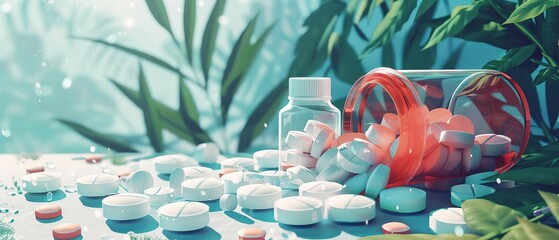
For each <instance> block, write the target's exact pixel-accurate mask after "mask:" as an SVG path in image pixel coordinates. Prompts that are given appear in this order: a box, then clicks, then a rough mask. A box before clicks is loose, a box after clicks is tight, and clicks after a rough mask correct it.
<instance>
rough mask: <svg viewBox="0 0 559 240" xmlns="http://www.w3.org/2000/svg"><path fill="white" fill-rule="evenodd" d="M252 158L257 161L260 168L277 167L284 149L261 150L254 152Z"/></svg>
mask: <svg viewBox="0 0 559 240" xmlns="http://www.w3.org/2000/svg"><path fill="white" fill-rule="evenodd" d="M252 158H254V160H256V161H257V162H258V165H259V166H260V168H278V163H279V161H280V159H285V151H279V150H271V149H270V150H261V151H257V152H255V153H254V154H253V155H252Z"/></svg>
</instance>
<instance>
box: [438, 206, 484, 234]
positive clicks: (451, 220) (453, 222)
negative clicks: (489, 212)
mask: <svg viewBox="0 0 559 240" xmlns="http://www.w3.org/2000/svg"><path fill="white" fill-rule="evenodd" d="M429 228H431V230H433V232H435V233H436V234H447V233H448V234H454V233H455V231H456V229H460V231H461V232H463V233H464V234H469V233H472V234H475V233H476V232H475V231H473V230H472V229H471V228H470V227H468V225H467V224H466V221H465V220H464V211H462V208H443V209H439V210H436V211H434V212H432V213H431V214H430V216H429Z"/></svg>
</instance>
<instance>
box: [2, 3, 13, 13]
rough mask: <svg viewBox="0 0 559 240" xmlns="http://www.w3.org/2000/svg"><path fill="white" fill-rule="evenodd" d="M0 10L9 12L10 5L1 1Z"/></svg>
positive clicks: (10, 9)
mask: <svg viewBox="0 0 559 240" xmlns="http://www.w3.org/2000/svg"><path fill="white" fill-rule="evenodd" d="M0 10H2V12H5V13H9V12H11V11H12V5H11V4H9V3H2V6H0Z"/></svg>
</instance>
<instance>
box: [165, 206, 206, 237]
mask: <svg viewBox="0 0 559 240" xmlns="http://www.w3.org/2000/svg"><path fill="white" fill-rule="evenodd" d="M157 214H158V215H159V225H160V226H161V227H162V228H163V229H165V230H169V231H181V232H184V231H194V230H198V229H202V228H204V227H206V226H208V224H209V223H210V208H209V207H208V205H206V204H203V203H199V202H175V203H169V204H167V205H164V206H161V207H160V208H159V209H157Z"/></svg>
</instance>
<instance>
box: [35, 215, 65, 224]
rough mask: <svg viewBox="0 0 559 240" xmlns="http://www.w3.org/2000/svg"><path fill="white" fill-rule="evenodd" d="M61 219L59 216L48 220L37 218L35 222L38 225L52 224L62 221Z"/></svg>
mask: <svg viewBox="0 0 559 240" xmlns="http://www.w3.org/2000/svg"><path fill="white" fill-rule="evenodd" d="M62 218H63V216H62V215H60V216H58V217H55V218H49V219H40V218H37V221H38V222H40V223H53V222H58V221H60V220H62Z"/></svg>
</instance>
